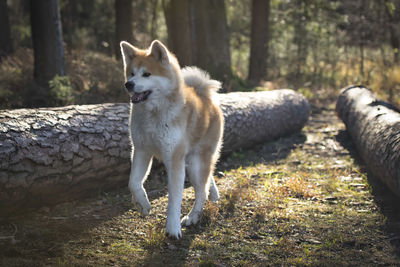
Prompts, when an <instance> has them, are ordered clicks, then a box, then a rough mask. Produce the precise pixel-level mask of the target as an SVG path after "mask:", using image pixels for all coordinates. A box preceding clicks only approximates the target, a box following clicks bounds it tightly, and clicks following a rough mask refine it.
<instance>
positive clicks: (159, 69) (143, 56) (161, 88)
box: [120, 40, 182, 103]
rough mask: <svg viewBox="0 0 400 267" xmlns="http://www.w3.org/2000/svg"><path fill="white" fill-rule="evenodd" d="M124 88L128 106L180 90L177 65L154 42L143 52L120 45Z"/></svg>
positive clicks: (165, 51)
mask: <svg viewBox="0 0 400 267" xmlns="http://www.w3.org/2000/svg"><path fill="white" fill-rule="evenodd" d="M120 45H121V53H122V57H123V61H124V74H125V89H126V90H127V91H128V93H129V94H130V96H131V101H132V103H140V102H144V101H147V102H149V101H157V100H160V99H163V98H165V97H167V96H168V95H170V94H171V93H172V92H173V91H174V90H175V89H176V88H179V87H180V84H181V83H182V78H181V77H180V71H179V64H178V61H177V59H176V58H175V56H174V55H173V54H172V53H170V52H169V51H168V49H167V48H166V47H165V46H164V45H163V44H162V43H161V42H160V41H158V40H155V41H153V42H152V43H151V45H150V47H149V48H148V49H146V50H142V49H138V48H136V47H134V46H133V45H131V44H130V43H128V42H125V41H123V42H121V44H120Z"/></svg>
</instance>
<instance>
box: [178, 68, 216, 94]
mask: <svg viewBox="0 0 400 267" xmlns="http://www.w3.org/2000/svg"><path fill="white" fill-rule="evenodd" d="M181 71H182V76H183V79H184V80H185V83H186V85H187V86H190V87H193V88H194V90H195V91H196V93H197V94H198V95H203V96H207V97H209V96H211V94H212V93H214V92H217V91H218V90H219V89H220V88H221V82H219V81H217V80H212V79H211V78H210V75H209V74H208V73H207V72H206V71H204V70H202V69H199V68H197V67H185V68H183V69H182V70H181Z"/></svg>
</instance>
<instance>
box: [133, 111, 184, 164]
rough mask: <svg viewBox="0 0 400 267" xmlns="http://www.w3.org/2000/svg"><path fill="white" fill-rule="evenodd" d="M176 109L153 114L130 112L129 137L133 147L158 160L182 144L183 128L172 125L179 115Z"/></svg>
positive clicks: (182, 126)
mask: <svg viewBox="0 0 400 267" xmlns="http://www.w3.org/2000/svg"><path fill="white" fill-rule="evenodd" d="M179 112H180V111H179V110H177V109H176V108H172V109H169V110H168V111H165V112H160V113H154V112H148V111H146V110H140V109H137V110H135V109H134V110H132V112H131V117H130V135H131V140H132V142H133V146H134V147H136V148H139V147H140V148H142V149H145V150H146V151H151V152H152V154H153V155H154V156H156V157H157V158H159V159H162V158H163V155H165V154H170V153H172V152H173V150H174V148H175V147H176V146H177V144H179V143H180V142H182V136H183V131H184V128H185V126H184V125H176V124H175V123H173V121H174V119H175V118H176V116H177V115H178V114H179Z"/></svg>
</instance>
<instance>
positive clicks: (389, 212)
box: [335, 130, 400, 256]
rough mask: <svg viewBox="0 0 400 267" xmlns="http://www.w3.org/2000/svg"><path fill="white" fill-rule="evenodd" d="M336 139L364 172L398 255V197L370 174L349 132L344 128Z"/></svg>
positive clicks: (399, 235) (399, 199) (399, 225)
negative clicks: (385, 220)
mask: <svg viewBox="0 0 400 267" xmlns="http://www.w3.org/2000/svg"><path fill="white" fill-rule="evenodd" d="M335 138H336V140H337V141H338V142H339V143H340V144H341V145H342V146H343V147H344V148H346V149H347V150H348V151H349V152H350V155H351V157H352V158H353V159H354V160H355V163H356V164H357V165H358V166H360V169H361V172H362V173H365V175H366V178H367V181H368V184H369V185H370V187H371V190H370V191H371V194H372V196H373V198H374V202H375V203H376V204H377V206H378V207H379V209H380V211H381V213H382V214H383V215H384V216H385V217H386V218H387V222H386V229H385V231H386V232H387V234H388V237H389V241H390V243H391V244H392V245H393V246H394V247H395V248H396V254H397V255H398V256H400V206H399V204H398V203H400V197H399V196H397V195H395V194H394V193H392V192H391V191H390V189H389V188H388V187H387V185H386V184H384V183H383V182H382V181H381V180H380V179H379V178H378V177H376V176H375V175H374V174H372V173H371V172H370V171H369V170H368V168H367V166H365V163H364V162H363V160H362V159H361V157H360V156H359V154H358V152H357V149H356V147H355V145H354V143H353V142H352V140H351V136H350V134H349V133H348V132H347V131H346V130H341V131H339V133H338V135H337V136H336V137H335Z"/></svg>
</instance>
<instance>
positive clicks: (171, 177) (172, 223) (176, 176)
mask: <svg viewBox="0 0 400 267" xmlns="http://www.w3.org/2000/svg"><path fill="white" fill-rule="evenodd" d="M166 167H167V171H168V209H167V227H166V228H167V229H166V231H167V235H168V236H169V237H172V238H176V239H179V238H181V237H182V232H181V223H180V217H181V204H182V194H183V186H184V182H185V161H184V153H183V151H181V150H180V149H178V150H177V151H175V152H174V153H173V157H172V158H171V159H169V160H167V161H166Z"/></svg>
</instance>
